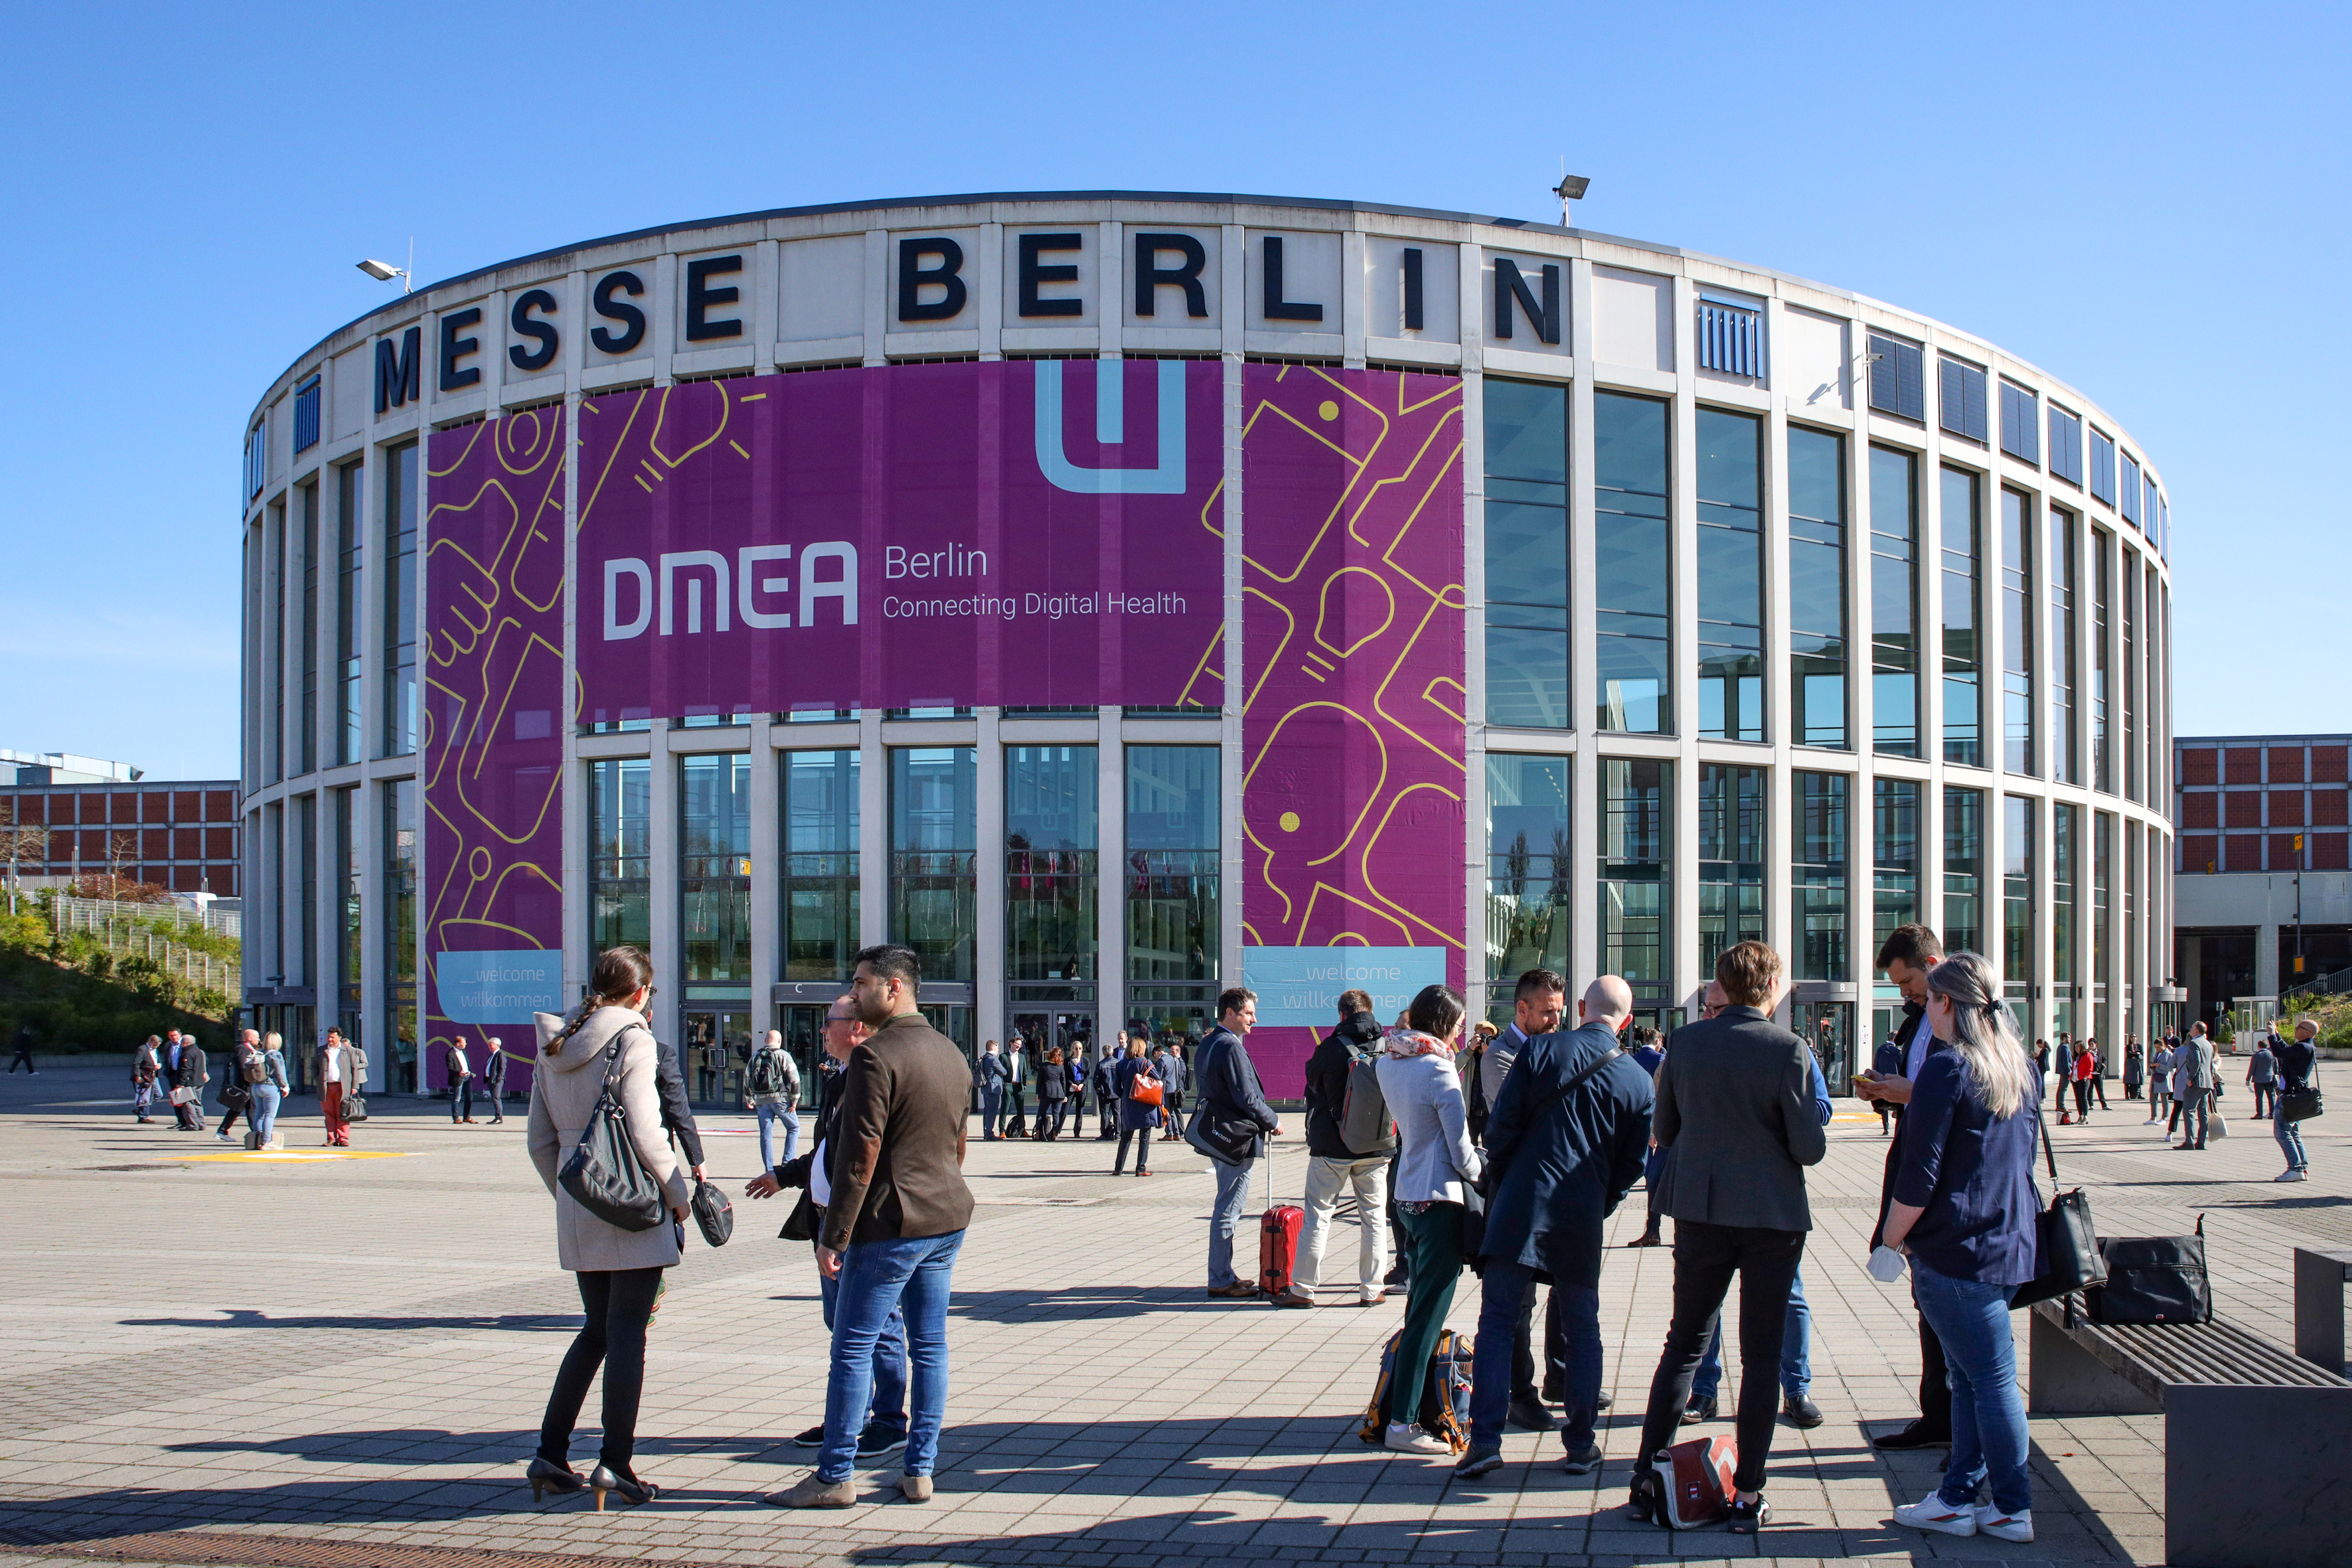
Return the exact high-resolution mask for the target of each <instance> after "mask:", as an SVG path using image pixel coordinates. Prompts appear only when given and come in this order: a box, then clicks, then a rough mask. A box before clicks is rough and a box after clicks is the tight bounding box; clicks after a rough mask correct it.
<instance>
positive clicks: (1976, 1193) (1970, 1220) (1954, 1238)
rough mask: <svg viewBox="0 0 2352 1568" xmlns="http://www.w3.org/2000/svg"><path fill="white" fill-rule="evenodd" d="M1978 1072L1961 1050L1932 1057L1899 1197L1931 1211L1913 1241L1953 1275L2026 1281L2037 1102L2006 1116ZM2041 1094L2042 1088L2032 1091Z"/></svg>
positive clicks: (1906, 1125)
mask: <svg viewBox="0 0 2352 1568" xmlns="http://www.w3.org/2000/svg"><path fill="white" fill-rule="evenodd" d="M1975 1082H1976V1075H1975V1074H1974V1073H1973V1072H1971V1071H1970V1070H1969V1064H1968V1060H1967V1058H1964V1057H1962V1056H1961V1055H1960V1054H1959V1052H1958V1051H1954V1050H1940V1051H1930V1052H1928V1053H1927V1061H1926V1062H1925V1063H1924V1064H1922V1065H1921V1067H1920V1068H1919V1081H1918V1082H1917V1083H1916V1084H1914V1085H1913V1086H1912V1088H1911V1104H1910V1106H1909V1108H1908V1110H1906V1114H1905V1115H1904V1118H1903V1168H1902V1169H1901V1170H1900V1171H1898V1172H1896V1173H1895V1194H1894V1195H1895V1202H1897V1203H1903V1204H1908V1205H1911V1206H1912V1207H1914V1208H1918V1209H1924V1210H1926V1211H1927V1212H1926V1213H1924V1214H1922V1215H1920V1216H1919V1222H1918V1223H1917V1224H1916V1225H1915V1226H1912V1227H1911V1234H1910V1235H1909V1236H1907V1237H1905V1238H1904V1245H1905V1246H1906V1247H1908V1248H1909V1249H1910V1252H1911V1256H1912V1257H1913V1258H1916V1259H1917V1260H1918V1261H1920V1262H1921V1263H1924V1264H1926V1265H1927V1267H1928V1268H1932V1269H1934V1270H1935V1271H1936V1272H1937V1273H1938V1274H1941V1275H1944V1276H1945V1277H1946V1278H1948V1279H1973V1280H1976V1281H1978V1282H1979V1283H1980V1284H1986V1285H2022V1284H2024V1283H2025V1282H2026V1281H2027V1280H2029V1279H2032V1278H2033V1269H2034V1216H2035V1215H2038V1214H2040V1213H2041V1212H2042V1200H2041V1198H2040V1197H2039V1196H2038V1195H2037V1194H2035V1192H2034V1190H2033V1154H2034V1148H2035V1144H2034V1129H2035V1118H2034V1102H2033V1101H2032V1100H2031V1099H2029V1100H2027V1102H2026V1103H2025V1104H2022V1105H2021V1106H2019V1107H2018V1108H2017V1109H2016V1110H2014V1111H2012V1112H2011V1113H2010V1114H2009V1115H2008V1116H2005V1117H1995V1116H1994V1115H1993V1114H1992V1112H1990V1111H1989V1110H1986V1109H1985V1108H1984V1106H1983V1104H1982V1103H1981V1102H1980V1101H1979V1100H1978V1099H1977V1097H1976V1093H1975V1089H1974V1085H1975ZM2026 1093H2027V1095H2029V1096H2031V1095H2032V1093H2033V1086H2032V1085H2031V1084H2028V1085H2027V1086H2026Z"/></svg>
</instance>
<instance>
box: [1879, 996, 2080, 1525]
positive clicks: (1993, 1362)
mask: <svg viewBox="0 0 2352 1568" xmlns="http://www.w3.org/2000/svg"><path fill="white" fill-rule="evenodd" d="M1927 1024H1928V1026H1929V1027H1930V1028H1932V1029H1933V1030H1935V1032H1936V1039H1937V1042H1938V1043H1939V1044H1940V1045H1942V1046H1944V1047H1947V1048H1945V1049H1942V1050H1934V1051H1930V1052H1928V1053H1927V1060H1926V1062H1925V1064H1924V1065H1923V1066H1922V1067H1921V1068H1920V1069H1919V1079H1918V1081H1917V1082H1916V1083H1915V1084H1914V1085H1913V1086H1912V1089H1911V1101H1910V1104H1909V1106H1908V1108H1907V1109H1906V1110H1905V1111H1904V1113H1903V1163H1902V1166H1901V1168H1900V1169H1899V1170H1897V1171H1896V1173H1895V1188H1894V1192H1893V1194H1892V1196H1891V1197H1890V1199H1889V1201H1888V1203H1887V1207H1886V1226H1885V1243H1886V1245H1887V1246H1889V1247H1894V1248H1895V1249H1896V1250H1897V1251H1900V1252H1902V1253H1904V1254H1905V1255H1906V1257H1908V1258H1910V1260H1911V1297H1912V1300H1915V1301H1916V1302H1917V1303H1918V1306H1919V1315H1920V1316H1921V1317H1923V1318H1925V1319H1926V1320H1927V1325H1928V1326H1929V1327H1930V1328H1932V1329H1934V1330H1935V1331H1936V1337H1937V1339H1938V1340H1939V1341H1941V1342H1943V1346H1944V1357H1945V1360H1946V1362H1947V1363H1948V1364H1949V1365H1950V1368H1951V1382H1952V1457H1951V1459H1950V1461H1949V1462H1948V1464H1947V1465H1946V1466H1945V1468H1944V1484H1943V1485H1942V1486H1941V1487H1939V1488H1938V1489H1937V1490H1936V1491H1934V1492H1933V1493H1931V1494H1929V1495H1928V1496H1927V1498H1926V1499H1924V1500H1921V1501H1919V1502H1915V1503H1905V1504H1904V1505H1903V1506H1902V1507H1900V1508H1898V1509H1896V1510H1895V1521H1896V1522H1897V1523H1900V1524H1907V1525H1910V1526H1912V1527H1914V1528H1915V1529H1918V1530H1927V1531H1936V1532H1937V1533H1939V1534H1944V1535H1977V1534H1985V1535H1990V1536H1994V1537H1997V1538H1998V1539H2000V1540H2002V1541H2032V1539H2033V1513H2032V1508H2033V1492H2032V1481H2031V1479H2030V1478H2029V1475H2028V1472H2027V1469H2026V1430H2025V1402H2024V1400H2023V1399H2022V1398H2021V1397H2020V1395H2019V1394H2018V1392H2017V1349H2016V1342H2015V1340H2014V1339H2013V1338H2012V1337H2011V1331H2010V1321H2009V1304H2010V1300H2011V1297H2013V1296H2015V1295H2016V1294H2017V1289H2018V1287H2019V1286H2021V1285H2022V1284H2024V1283H2026V1282H2027V1281H2028V1280H2030V1279H2032V1278H2033V1273H2034V1267H2035V1263H2036V1261H2037V1260H2036V1258H2035V1256H2034V1252H2035V1246H2034V1215H2036V1214H2038V1213H2039V1212H2040V1211H2041V1207H2042V1205H2041V1201H2040V1199H2039V1198H2038V1197H2037V1195H2036V1194H2035V1193H2034V1190H2033V1153H2034V1146H2035V1138H2036V1135H2037V1131H2038V1128H2039V1125H2040V1112H2041V1104H2040V1099H2041V1097H2040V1095H2039V1093H2038V1092H2037V1090H2038V1085H2037V1084H2036V1083H2035V1081H2034V1073H2033V1062H2032V1058H2031V1057H2029V1056H2028V1055H2027V1054H2026V1049H2025V1042H2024V1040H2023V1039H2022V1038H2021V1037H2020V1036H2019V1034H2018V1031H2017V1026H2016V1024H2015V1023H2014V1022H2012V1021H2011V1018H2010V1016H2009V1012H2008V1009H2007V1008H2005V1007H2004V1006H2003V1005H2001V1001H2000V976H1999V975H1998V974H1996V973H1994V972H1993V967H1992V965H1991V964H1990V963H1987V962H1986V961H1985V960H1984V959H1983V958H1982V957H1980V956H1979V955H1978V954H1976V953H1973V952H1956V953H1954V954H1952V956H1951V957H1949V958H1948V959H1946V960H1945V961H1944V962H1943V963H1939V964H1937V966H1936V967H1935V968H1934V969H1932V970H1930V971H1928V973H1927ZM1980 1487H1989V1488H1990V1491H1991V1493H1992V1500H1991V1501H1990V1502H1989V1503H1979V1501H1978V1500H1977V1492H1978V1489H1979V1488H1980Z"/></svg>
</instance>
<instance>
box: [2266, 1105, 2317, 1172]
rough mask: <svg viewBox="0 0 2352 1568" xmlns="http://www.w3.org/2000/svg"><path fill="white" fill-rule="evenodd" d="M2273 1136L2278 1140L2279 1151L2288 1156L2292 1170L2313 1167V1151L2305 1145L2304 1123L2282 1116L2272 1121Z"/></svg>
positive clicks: (2289, 1166)
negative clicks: (2288, 1119)
mask: <svg viewBox="0 0 2352 1568" xmlns="http://www.w3.org/2000/svg"><path fill="white" fill-rule="evenodd" d="M2271 1136H2273V1138H2276V1139H2277V1140H2278V1146H2279V1152H2281V1153H2283V1154H2284V1155H2285V1156H2286V1168H2287V1169H2288V1170H2290V1171H2308V1170H2310V1169H2311V1152H2310V1151H2309V1150H2307V1149H2305V1147H2304V1146H2303V1123H2302V1122H2300V1121H2286V1120H2285V1119H2284V1118H2281V1119H2280V1120H2278V1121H2273V1122H2272V1123H2271Z"/></svg>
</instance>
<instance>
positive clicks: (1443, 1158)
mask: <svg viewBox="0 0 2352 1568" xmlns="http://www.w3.org/2000/svg"><path fill="white" fill-rule="evenodd" d="M1466 1011H1467V1009H1466V1008H1465V1006H1464V1005H1463V1001H1462V995H1461V993H1459V992H1457V991H1455V990H1454V989H1453V988H1452V987H1451V986H1446V985H1426V986H1423V988H1422V990H1421V993H1420V994H1418V995H1416V996H1415V997H1414V998H1413V999H1412V1006H1411V1007H1409V1008H1407V1009H1406V1010H1405V1026H1404V1027H1403V1028H1402V1029H1397V1030H1393V1031H1391V1033H1390V1034H1388V1035H1387V1036H1385V1037H1383V1038H1382V1039H1381V1060H1380V1065H1379V1067H1378V1068H1376V1069H1375V1071H1376V1072H1377V1074H1378V1076H1379V1078H1380V1082H1381V1098H1382V1099H1383V1100H1386V1101H1387V1102H1388V1108H1389V1115H1390V1116H1391V1118H1392V1119H1393V1120H1394V1121H1395V1122H1396V1128H1397V1207H1398V1210H1399V1212H1400V1215H1401V1216H1402V1219H1403V1221H1404V1228H1405V1234H1406V1236H1407V1237H1410V1238H1411V1240H1412V1285H1411V1286H1409V1287H1408V1288H1407V1289H1406V1291H1405V1303H1404V1327H1403V1328H1402V1330H1401V1331H1399V1332H1398V1334H1397V1339H1396V1351H1395V1354H1394V1357H1393V1359H1392V1361H1391V1373H1390V1376H1389V1388H1390V1390H1391V1395H1390V1409H1389V1422H1388V1427H1387V1430H1386V1431H1385V1432H1384V1433H1383V1434H1382V1442H1383V1444H1384V1445H1385V1446H1386V1447H1389V1448H1391V1449H1394V1450H1395V1451H1396V1452H1398V1453H1401V1454H1451V1453H1452V1452H1453V1451H1454V1450H1453V1447H1452V1446H1451V1445H1449V1444H1448V1443H1447V1442H1446V1441H1445V1439H1444V1438H1443V1437H1440V1436H1437V1435H1436V1434H1434V1433H1433V1432H1431V1431H1429V1430H1427V1429H1426V1428H1425V1427H1423V1426H1422V1425H1421V1424H1420V1421H1419V1419H1418V1416H1419V1401H1418V1398H1417V1395H1418V1394H1419V1393H1420V1391H1421V1390H1422V1388H1423V1386H1425V1385H1426V1384H1427V1383H1428V1381H1429V1363H1430V1358H1431V1357H1433V1355H1435V1354H1436V1353H1437V1336H1438V1333H1439V1332H1440V1331H1442V1330H1443V1329H1444V1327H1445V1313H1446V1310H1447V1309H1449V1308H1450V1307H1452V1306H1453V1304H1454V1284H1455V1282H1456V1281H1457V1280H1458V1279H1460V1278H1461V1275H1462V1219H1463V1212H1464V1211H1463V1205H1464V1202H1465V1198H1466V1197H1467V1195H1468V1194H1469V1192H1470V1190H1471V1189H1472V1188H1473V1187H1475V1185H1476V1184H1477V1181H1478V1173H1479V1172H1480V1171H1481V1170H1482V1169H1483V1166H1482V1164H1481V1163H1480V1161H1479V1157H1478V1151H1477V1149H1476V1148H1475V1146H1473V1145H1472V1143H1471V1142H1470V1113H1469V1107H1468V1106H1467V1105H1465V1103H1464V1101H1463V1097H1462V1079H1461V1077H1460V1075H1459V1074H1458V1073H1456V1072H1455V1071H1454V1048H1455V1047H1456V1046H1457V1045H1458V1044H1459V1042H1460V1040H1461V1038H1462V1019H1463V1016H1464V1014H1465V1012H1466ZM1474 1377H1475V1374H1474ZM1474 1386H1475V1382H1474Z"/></svg>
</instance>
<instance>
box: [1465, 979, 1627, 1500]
mask: <svg viewBox="0 0 2352 1568" xmlns="http://www.w3.org/2000/svg"><path fill="white" fill-rule="evenodd" d="M1576 1011H1577V1017H1578V1020H1579V1022H1578V1026H1577V1027H1576V1029H1575V1030H1573V1031H1572V1032H1570V1033H1567V1034H1561V1033H1559V1032H1557V1031H1555V1032H1550V1033H1545V1034H1538V1035H1537V1036H1535V1037H1533V1038H1531V1039H1528V1040H1527V1041H1526V1042H1525V1043H1524V1044H1522V1045H1521V1046H1520V1047H1519V1049H1518V1053H1517V1059H1516V1060H1514V1061H1513V1062H1512V1064H1511V1066H1510V1068H1509V1070H1508V1071H1507V1072H1506V1073H1505V1074H1504V1075H1503V1078H1502V1082H1501V1084H1500V1092H1499V1094H1498V1095H1497V1096H1496V1100H1495V1109H1494V1114H1493V1115H1492V1116H1491V1117H1490V1118H1489V1119H1488V1121H1487V1122H1486V1164H1487V1169H1488V1171H1489V1172H1490V1173H1491V1175H1490V1176H1489V1177H1488V1181H1487V1190H1488V1191H1489V1192H1491V1193H1492V1194H1494V1197H1493V1199H1492V1201H1491V1203H1490V1204H1489V1205H1488V1209H1487V1214H1486V1239H1485V1243H1484V1245H1483V1246H1482V1247H1481V1249H1480V1252H1481V1256H1482V1257H1484V1258H1485V1259H1486V1284H1485V1287H1484V1289H1482V1290H1481V1292H1480V1301H1479V1309H1478V1338H1477V1342H1476V1350H1475V1354H1476V1360H1475V1363H1474V1364H1473V1366H1472V1368H1471V1373H1470V1389H1471V1394H1470V1447H1469V1449H1468V1451H1467V1452H1465V1454H1464V1455H1463V1456H1462V1458H1461V1461H1460V1462H1459V1463H1458V1464H1456V1465H1455V1467H1454V1473H1455V1474H1456V1475H1458V1476H1461V1477H1463V1478H1464V1479H1470V1478H1473V1477H1476V1476H1483V1475H1485V1474H1486V1473H1487V1472H1488V1471H1489V1470H1492V1469H1494V1468H1496V1466H1497V1465H1499V1464H1501V1463H1502V1462H1503V1460H1502V1449H1503V1426H1504V1423H1505V1419H1506V1417H1507V1415H1508V1412H1509V1406H1510V1404H1511V1392H1512V1391H1511V1361H1512V1357H1513V1355H1514V1353H1515V1352H1516V1351H1517V1345H1516V1343H1515V1341H1516V1338H1517V1335H1516V1333H1515V1330H1516V1327H1517V1323H1518V1322H1519V1321H1522V1317H1523V1314H1524V1311H1525V1309H1526V1302H1527V1300H1528V1297H1529V1296H1530V1295H1531V1294H1532V1292H1533V1289H1534V1286H1535V1282H1536V1281H1537V1280H1538V1279H1545V1280H1548V1281H1549V1283H1550V1285H1551V1303H1552V1306H1553V1308H1554V1309H1555V1310H1557V1311H1558V1312H1559V1321H1560V1331H1561V1334H1562V1337H1563V1338H1564V1339H1565V1340H1566V1342H1567V1347H1566V1350H1567V1353H1566V1360H1567V1363H1568V1372H1567V1376H1566V1378H1565V1380H1564V1382H1565V1386H1564V1388H1563V1389H1562V1392H1563V1393H1564V1394H1566V1395H1567V1397H1566V1399H1565V1400H1564V1401H1563V1403H1564V1404H1565V1405H1567V1414H1566V1415H1565V1416H1564V1417H1563V1418H1562V1419H1561V1422H1560V1427H1559V1440H1560V1445H1561V1447H1563V1448H1564V1449H1565V1450H1566V1452H1567V1458H1566V1460H1565V1466H1566V1468H1567V1470H1568V1472H1569V1474H1570V1475H1579V1476H1580V1475H1590V1474H1591V1473H1592V1471H1593V1470H1595V1469H1597V1468H1600V1465H1601V1449H1600V1447H1598V1446H1597V1445H1596V1444H1595V1443H1594V1442H1593V1440H1592V1428H1593V1424H1594V1422H1595V1421H1597V1420H1598V1419H1599V1417H1600V1414H1601V1289H1600V1286H1601V1222H1602V1221H1604V1220H1605V1219H1607V1218H1608V1216H1609V1215H1610V1214H1611V1213H1612V1212H1613V1211H1614V1210H1615V1209H1616V1207H1617V1205H1618V1204H1619V1202H1620V1201H1622V1199H1623V1198H1624V1196H1625V1194H1626V1192H1627V1191H1628V1190H1630V1189H1631V1188H1632V1186H1633V1183H1634V1180H1635V1178H1637V1177H1639V1176H1640V1175H1641V1173H1642V1158H1643V1153H1644V1152H1645V1151H1646V1150H1647V1149H1648V1148H1649V1143H1650V1079H1649V1075H1648V1074H1647V1073H1645V1072H1643V1070H1642V1068H1640V1067H1639V1066H1638V1065H1636V1064H1635V1063H1634V1062H1633V1059H1632V1058H1630V1057H1626V1056H1623V1055H1622V1054H1620V1053H1619V1051H1618V1049H1617V1032H1618V1031H1619V1030H1620V1029H1622V1028H1623V1027H1624V1026H1625V1024H1626V1022H1627V1020H1629V1019H1630V1018H1631V1017H1632V1016H1633V989H1632V987H1630V986H1628V985H1627V984H1625V982H1624V981H1622V980H1621V979H1619V978H1618V977H1617V976H1616V975H1613V974H1604V975H1602V976H1601V978H1600V979H1598V980H1596V981H1594V982H1593V983H1592V984H1591V986H1589V987H1588V988H1587V989H1586V991H1585V993H1584V996H1583V998H1582V999H1581V1000H1580V1001H1579V1002H1578V1003H1577V1005H1576Z"/></svg>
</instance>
